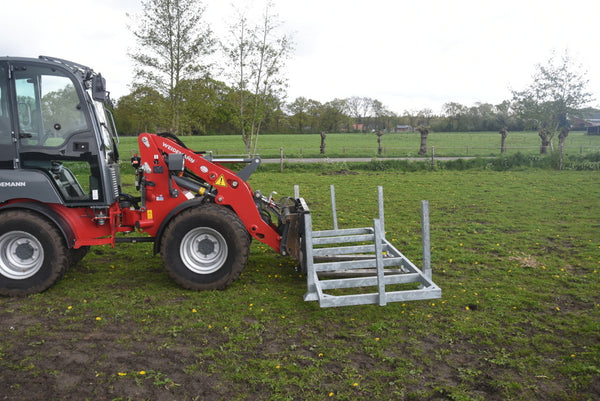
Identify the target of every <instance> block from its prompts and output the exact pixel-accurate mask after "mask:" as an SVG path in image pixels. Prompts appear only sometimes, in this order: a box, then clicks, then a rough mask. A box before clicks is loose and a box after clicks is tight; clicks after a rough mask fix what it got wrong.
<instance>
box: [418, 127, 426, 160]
mask: <svg viewBox="0 0 600 401" xmlns="http://www.w3.org/2000/svg"><path fill="white" fill-rule="evenodd" d="M417 131H419V132H420V133H421V146H420V148H419V154H420V155H426V154H427V136H428V135H429V127H426V126H423V125H419V126H418V127H417Z"/></svg>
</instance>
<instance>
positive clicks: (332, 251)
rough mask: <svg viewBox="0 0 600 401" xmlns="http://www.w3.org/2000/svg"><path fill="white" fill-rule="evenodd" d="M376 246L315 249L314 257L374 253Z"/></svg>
mask: <svg viewBox="0 0 600 401" xmlns="http://www.w3.org/2000/svg"><path fill="white" fill-rule="evenodd" d="M374 252H375V246H374V245H356V246H338V247H335V248H334V247H332V248H316V249H313V255H314V256H330V255H349V254H353V253H374Z"/></svg>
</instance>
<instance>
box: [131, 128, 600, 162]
mask: <svg viewBox="0 0 600 401" xmlns="http://www.w3.org/2000/svg"><path fill="white" fill-rule="evenodd" d="M182 139H183V140H184V142H186V144H187V145H188V146H189V147H190V148H192V149H196V150H206V151H209V150H211V151H213V152H214V154H215V155H232V154H244V153H245V150H244V145H243V142H242V139H241V136H237V135H229V136H228V135H220V136H193V137H183V138H182ZM320 144H321V137H320V135H318V134H306V135H291V134H290V135H261V136H260V138H259V145H258V148H259V149H258V153H259V154H260V156H261V157H263V158H279V157H280V148H283V149H284V156H285V157H324V156H323V155H320V153H319V146H320ZM419 145H420V134H419V133H418V132H417V133H415V132H403V133H389V134H385V135H384V136H383V139H382V146H383V147H384V149H383V152H382V155H381V156H383V157H415V156H417V152H418V151H419ZM427 146H428V155H429V156H431V147H432V146H433V147H435V155H436V156H439V157H443V156H481V157H488V156H499V155H500V134H498V133H497V132H471V133H437V132H433V133H431V134H429V137H428V139H427ZM506 146H507V153H508V154H514V153H517V152H519V153H523V154H539V147H540V139H539V137H538V135H537V133H535V132H511V133H509V135H508V137H507V139H506ZM555 146H556V147H558V144H557V143H555ZM120 149H121V154H122V155H123V157H124V158H127V157H129V156H131V155H132V154H133V153H135V152H136V151H137V150H136V149H137V138H135V137H123V138H121V146H120ZM325 150H326V152H325V156H327V157H368V158H371V157H377V156H378V153H377V135H375V134H374V133H365V134H336V133H333V134H327V140H326V149H325ZM599 150H600V136H594V135H592V136H590V135H585V133H584V132H571V133H570V134H569V136H568V137H567V140H566V143H565V152H566V153H567V154H579V153H583V154H585V153H590V152H598V151H599Z"/></svg>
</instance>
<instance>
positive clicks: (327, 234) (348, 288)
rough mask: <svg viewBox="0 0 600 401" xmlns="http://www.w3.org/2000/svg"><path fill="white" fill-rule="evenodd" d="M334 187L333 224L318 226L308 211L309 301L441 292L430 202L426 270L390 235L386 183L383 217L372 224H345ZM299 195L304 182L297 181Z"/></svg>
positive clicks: (378, 300) (363, 300)
mask: <svg viewBox="0 0 600 401" xmlns="http://www.w3.org/2000/svg"><path fill="white" fill-rule="evenodd" d="M330 188H331V206H332V211H333V226H334V227H333V229H332V230H325V231H313V229H312V217H311V215H310V213H306V214H305V215H304V221H303V224H304V241H303V244H302V252H303V253H304V260H305V264H306V275H307V284H308V292H307V293H306V294H305V295H304V300H305V301H319V305H320V306H321V307H331V306H348V305H362V304H379V305H381V306H383V305H386V304H387V303H388V302H403V301H415V300H423V299H435V298H441V296H442V290H441V289H440V287H438V286H437V285H436V284H435V283H434V282H433V281H432V279H431V257H430V240H429V204H428V202H427V201H422V202H421V207H422V226H423V227H422V232H423V270H420V269H419V268H417V267H416V266H415V265H414V264H413V263H412V262H411V261H410V260H409V259H408V258H407V257H406V256H404V255H403V254H402V253H401V252H400V251H399V250H398V249H396V248H395V247H394V246H393V245H392V244H391V243H390V242H389V241H388V240H387V239H386V238H385V224H384V210H383V189H382V187H378V199H379V217H378V218H376V219H373V226H372V227H363V228H350V229H340V228H338V224H337V210H336V204H335V189H334V187H333V185H332V186H331V187H330ZM295 191H296V194H295V196H296V198H299V194H298V192H299V191H298V187H297V186H296V187H295Z"/></svg>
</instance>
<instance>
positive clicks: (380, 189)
mask: <svg viewBox="0 0 600 401" xmlns="http://www.w3.org/2000/svg"><path fill="white" fill-rule="evenodd" d="M377 199H378V201H379V222H380V223H381V237H382V238H385V217H384V211H383V187H382V186H378V187H377Z"/></svg>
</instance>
